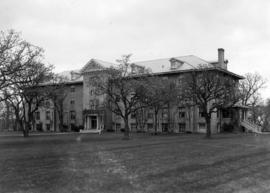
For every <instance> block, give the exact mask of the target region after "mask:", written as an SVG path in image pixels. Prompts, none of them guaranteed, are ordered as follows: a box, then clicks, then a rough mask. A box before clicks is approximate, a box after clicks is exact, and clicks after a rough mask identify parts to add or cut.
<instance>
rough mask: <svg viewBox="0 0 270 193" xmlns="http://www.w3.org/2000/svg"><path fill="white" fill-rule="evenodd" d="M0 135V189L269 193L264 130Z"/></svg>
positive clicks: (268, 141)
mask: <svg viewBox="0 0 270 193" xmlns="http://www.w3.org/2000/svg"><path fill="white" fill-rule="evenodd" d="M121 138H122V134H103V135H101V136H99V135H95V134H67V135H52V136H48V135H47V136H42V135H40V136H30V137H29V138H27V139H24V138H23V137H19V136H12V137H0V192H1V193H2V192H3V193H6V192H17V193H22V192H27V193H31V192H33V193H38V192H42V193H43V192H44V193H45V192H46V193H47V192H57V193H62V192H63V193H67V192H94V193H99V192H101V193H103V192H117V193H119V192H123V193H132V192H147V193H148V192H149V193H150V192H153V193H159V192H177V193H181V192H196V193H197V192H201V193H202V192H204V193H212V192H213V193H221V192H222V193H223V192H242V193H248V192H256V193H261V192H270V135H260V136H254V135H245V134H242V135H236V134H223V135H215V136H214V137H213V139H210V140H207V139H204V138H203V135H191V134H187V135H175V136H169V135H167V136H166V135H164V136H149V135H143V134H140V135H135V134H134V135H133V137H132V140H129V141H124V140H121Z"/></svg>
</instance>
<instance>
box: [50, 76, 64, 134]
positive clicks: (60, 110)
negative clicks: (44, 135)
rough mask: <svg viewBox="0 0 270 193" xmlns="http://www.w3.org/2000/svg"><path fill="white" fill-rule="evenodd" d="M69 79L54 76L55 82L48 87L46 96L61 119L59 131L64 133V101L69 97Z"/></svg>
mask: <svg viewBox="0 0 270 193" xmlns="http://www.w3.org/2000/svg"><path fill="white" fill-rule="evenodd" d="M67 81H68V80H67V78H66V77H63V76H59V75H54V78H53V80H52V81H51V83H50V84H49V85H45V86H46V89H47V91H46V95H47V97H48V99H50V100H51V101H52V103H53V107H54V109H55V110H56V112H57V115H58V119H59V130H60V131H64V101H65V99H66V98H67V96H68V90H67V86H66V83H67Z"/></svg>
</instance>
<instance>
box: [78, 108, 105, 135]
mask: <svg viewBox="0 0 270 193" xmlns="http://www.w3.org/2000/svg"><path fill="white" fill-rule="evenodd" d="M103 128H104V122H103V113H102V112H100V111H98V110H95V111H93V110H86V111H84V129H83V131H82V132H89V133H100V132H101V131H102V130H103Z"/></svg>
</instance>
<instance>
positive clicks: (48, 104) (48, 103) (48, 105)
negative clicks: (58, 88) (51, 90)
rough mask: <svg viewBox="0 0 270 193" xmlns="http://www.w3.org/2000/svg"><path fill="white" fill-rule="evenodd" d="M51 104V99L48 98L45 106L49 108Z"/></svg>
mask: <svg viewBox="0 0 270 193" xmlns="http://www.w3.org/2000/svg"><path fill="white" fill-rule="evenodd" d="M50 105H51V103H50V101H48V100H46V102H45V106H46V107H47V108H49V107H50Z"/></svg>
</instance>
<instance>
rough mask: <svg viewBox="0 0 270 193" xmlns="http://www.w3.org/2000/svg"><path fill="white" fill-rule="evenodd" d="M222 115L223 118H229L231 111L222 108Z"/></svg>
mask: <svg viewBox="0 0 270 193" xmlns="http://www.w3.org/2000/svg"><path fill="white" fill-rule="evenodd" d="M222 117H223V118H231V117H232V115H231V112H230V111H229V110H227V109H224V110H222Z"/></svg>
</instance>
